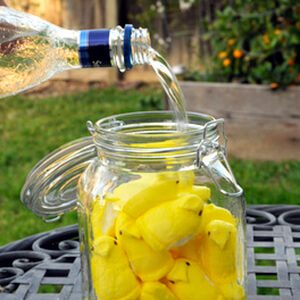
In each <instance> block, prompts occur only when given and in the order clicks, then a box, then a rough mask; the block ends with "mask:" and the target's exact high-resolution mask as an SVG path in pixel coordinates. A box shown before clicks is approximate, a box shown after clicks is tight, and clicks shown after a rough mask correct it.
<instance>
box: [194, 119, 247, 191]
mask: <svg viewBox="0 0 300 300" xmlns="http://www.w3.org/2000/svg"><path fill="white" fill-rule="evenodd" d="M213 128H216V130H217V131H218V130H219V132H220V136H221V138H222V140H223V141H222V143H221V142H219V141H218V138H215V139H210V138H208V130H209V129H213ZM226 151H227V138H226V135H225V130H224V119H217V120H213V121H210V122H207V123H206V124H205V126H204V127H203V132H202V140H201V142H200V144H199V147H198V149H197V155H196V165H197V167H198V168H202V169H204V170H205V171H206V172H207V173H208V175H209V177H210V178H211V179H212V180H213V182H214V183H215V185H216V186H217V187H218V189H219V191H220V192H221V193H222V194H223V195H225V196H229V197H239V196H241V195H242V194H243V189H242V188H241V187H240V185H239V184H238V183H237V182H236V179H235V177H234V175H233V172H232V170H231V168H230V165H229V163H228V160H227V158H226Z"/></svg>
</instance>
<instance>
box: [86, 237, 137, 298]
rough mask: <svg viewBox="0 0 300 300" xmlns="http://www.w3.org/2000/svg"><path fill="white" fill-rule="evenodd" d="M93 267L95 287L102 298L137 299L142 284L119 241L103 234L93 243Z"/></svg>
mask: <svg viewBox="0 0 300 300" xmlns="http://www.w3.org/2000/svg"><path fill="white" fill-rule="evenodd" d="M91 269H92V279H93V283H94V288H95V292H96V295H97V297H98V299H101V300H136V299H138V298H139V295H140V284H139V282H138V280H137V278H136V277H135V275H134V274H133V272H132V270H131V269H130V267H129V264H128V260H127V257H126V255H125V253H124V252H123V250H122V249H121V247H120V245H119V244H118V242H117V241H116V240H115V239H114V238H112V237H110V236H101V237H99V238H98V239H97V240H96V241H95V242H94V244H93V252H92V257H91Z"/></svg>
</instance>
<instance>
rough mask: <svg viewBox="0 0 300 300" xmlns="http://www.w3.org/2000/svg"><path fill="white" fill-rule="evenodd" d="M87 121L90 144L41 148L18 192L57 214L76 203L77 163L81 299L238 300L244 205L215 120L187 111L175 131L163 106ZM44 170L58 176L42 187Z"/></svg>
mask: <svg viewBox="0 0 300 300" xmlns="http://www.w3.org/2000/svg"><path fill="white" fill-rule="evenodd" d="M88 128H89V130H90V132H91V134H92V136H93V141H94V143H91V140H84V141H81V142H76V143H75V144H74V143H73V144H70V145H68V146H67V147H65V148H62V149H60V150H59V151H58V152H55V153H54V154H51V155H50V156H48V157H47V158H46V159H45V160H44V161H42V162H41V163H39V164H38V165H37V167H36V168H35V169H34V170H33V171H32V173H31V174H30V175H29V177H28V179H27V182H26V184H25V186H24V189H23V192H22V200H23V201H24V202H25V204H26V205H27V206H29V207H30V208H31V209H32V210H33V211H35V212H36V213H37V214H40V215H43V216H49V215H52V214H59V213H62V212H63V211H65V210H67V209H69V208H70V207H72V206H74V199H73V203H72V204H71V201H70V200H71V198H72V197H73V198H74V194H73V193H74V191H75V185H76V183H77V179H78V177H79V176H80V175H81V173H82V171H83V170H84V172H83V173H82V175H81V176H80V180H79V184H78V195H79V197H78V198H79V200H78V202H77V209H78V213H79V220H80V239H81V251H82V252H81V254H82V273H83V274H82V275H83V276H82V278H83V295H84V296H83V299H99V300H120V299H124V300H125V299H128V300H135V299H142V300H146V299H148V300H149V299H153V300H154V299H155V300H160V299H161V300H168V299H169V300H171V299H179V300H193V299H195V300H199V299H210V300H214V299H216V300H220V299H228V300H235V299H236V300H240V299H246V293H245V279H246V258H245V249H246V247H245V242H246V240H245V203H244V199H243V195H242V194H243V191H242V189H241V188H240V186H239V185H238V184H237V182H236V180H235V178H234V176H233V174H232V171H231V169H230V167H229V164H228V162H227V159H226V155H225V150H226V139H225V136H224V130H223V120H215V119H214V118H213V117H211V116H207V115H203V114H197V113H189V125H188V128H187V130H186V131H185V132H178V131H177V130H176V123H174V122H173V120H172V114H171V113H169V112H140V113H130V114H123V115H117V116H112V117H108V118H104V119H102V120H99V121H98V122H96V124H95V125H92V124H91V123H89V124H88ZM84 143H85V144H84ZM74 145H76V146H74ZM84 145H85V146H84ZM94 145H95V146H96V148H95V146H94ZM75 148H76V149H75ZM66 149H67V150H66ZM83 149H85V150H83ZM95 149H96V150H97V151H96V152H97V156H96V157H95V153H96V152H95ZM74 150H75V151H74ZM76 151H77V152H76ZM66 153H69V156H68V155H66ZM74 153H75V154H74ZM70 155H71V156H70ZM91 158H93V159H92V160H91ZM62 160H64V163H62ZM54 161H56V162H57V165H55V163H54ZM53 164H54V165H55V168H54V169H55V171H53V172H52V171H51V168H52V167H53ZM87 165H88V167H87V168H86V166H87ZM46 166H47V167H46ZM49 166H51V167H49ZM45 169H46V170H47V171H46V172H45V173H43V172H41V170H45ZM52 170H53V168H52ZM49 172H50V173H51V172H52V173H51V174H52V175H55V174H56V175H55V176H56V177H57V174H60V176H58V177H59V179H58V180H56V183H54V185H53V184H52V186H51V187H50V188H48V189H47V188H45V187H46V186H47V184H45V183H47V182H50V181H51V178H50V177H51V176H52V175H51V176H50V175H49ZM43 176H44V178H43V179H41V178H42V177H43ZM49 176H50V177H49ZM52 179H53V178H52ZM37 180H39V181H41V182H43V184H42V183H40V184H38V183H37ZM33 182H35V183H34V184H33ZM52 182H53V181H52ZM55 184H56V186H55ZM71 195H72V196H71ZM58 198H60V200H58ZM43 201H44V202H43ZM42 202H43V203H42Z"/></svg>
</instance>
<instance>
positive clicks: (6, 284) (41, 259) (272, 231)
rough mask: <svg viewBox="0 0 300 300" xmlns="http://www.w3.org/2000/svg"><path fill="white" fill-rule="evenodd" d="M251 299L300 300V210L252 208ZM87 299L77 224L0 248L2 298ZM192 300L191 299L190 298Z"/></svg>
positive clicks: (249, 229)
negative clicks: (84, 296) (83, 287)
mask: <svg viewBox="0 0 300 300" xmlns="http://www.w3.org/2000/svg"><path fill="white" fill-rule="evenodd" d="M247 239H248V299H249V300H254V299H255V300H268V299H269V300H271V299H272V300H277V299H282V300H299V299H300V206H295V205H293V206H292V205H290V206H286V205H257V206H251V207H249V208H248V209H247ZM22 299H28V300H81V272H80V256H79V242H78V230H77V226H76V225H73V226H68V227H64V228H59V229H56V230H53V231H50V232H46V233H41V234H37V235H34V236H31V237H28V238H25V239H23V240H20V241H16V242H13V243H11V244H8V245H6V246H3V247H0V300H22ZM187 300H188V299H187Z"/></svg>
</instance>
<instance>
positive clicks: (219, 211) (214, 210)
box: [200, 204, 237, 233]
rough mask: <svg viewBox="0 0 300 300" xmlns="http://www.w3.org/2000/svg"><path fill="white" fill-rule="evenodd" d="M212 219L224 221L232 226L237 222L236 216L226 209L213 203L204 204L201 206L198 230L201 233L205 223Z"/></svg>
mask: <svg viewBox="0 0 300 300" xmlns="http://www.w3.org/2000/svg"><path fill="white" fill-rule="evenodd" d="M213 220H222V221H226V222H228V223H230V224H232V225H234V226H236V224H237V220H236V218H235V217H234V216H233V215H232V213H231V212H230V211H229V210H228V209H226V208H223V207H219V206H216V205H214V204H205V205H204V207H203V214H202V222H201V226H200V232H201V233H203V232H204V230H205V228H206V226H207V224H208V223H209V222H211V221H213Z"/></svg>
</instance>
